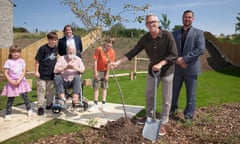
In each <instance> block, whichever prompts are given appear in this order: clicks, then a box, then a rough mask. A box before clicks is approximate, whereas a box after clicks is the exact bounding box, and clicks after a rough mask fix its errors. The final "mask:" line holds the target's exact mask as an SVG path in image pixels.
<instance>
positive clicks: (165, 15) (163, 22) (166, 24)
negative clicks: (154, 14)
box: [160, 13, 171, 30]
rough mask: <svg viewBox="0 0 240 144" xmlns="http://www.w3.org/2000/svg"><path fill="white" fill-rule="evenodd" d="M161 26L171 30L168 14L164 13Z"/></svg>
mask: <svg viewBox="0 0 240 144" xmlns="http://www.w3.org/2000/svg"><path fill="white" fill-rule="evenodd" d="M160 22H161V26H162V28H163V29H166V30H169V26H170V23H171V22H170V20H169V19H168V18H167V14H164V13H162V19H160Z"/></svg>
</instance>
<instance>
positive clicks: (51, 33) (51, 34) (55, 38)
mask: <svg viewBox="0 0 240 144" xmlns="http://www.w3.org/2000/svg"><path fill="white" fill-rule="evenodd" d="M47 39H54V40H57V39H58V35H57V33H55V32H49V33H48V34H47Z"/></svg>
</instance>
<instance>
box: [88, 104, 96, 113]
mask: <svg viewBox="0 0 240 144" xmlns="http://www.w3.org/2000/svg"><path fill="white" fill-rule="evenodd" d="M97 107H98V105H97V104H94V105H93V106H92V107H90V108H89V109H88V111H89V112H92V111H95V110H96V109H97Z"/></svg>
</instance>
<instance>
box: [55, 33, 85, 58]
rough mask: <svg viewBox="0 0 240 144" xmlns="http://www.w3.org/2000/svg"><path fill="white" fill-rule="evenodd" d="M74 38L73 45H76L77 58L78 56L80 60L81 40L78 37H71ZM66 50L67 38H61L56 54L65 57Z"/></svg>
mask: <svg viewBox="0 0 240 144" xmlns="http://www.w3.org/2000/svg"><path fill="white" fill-rule="evenodd" d="M73 37H74V41H75V45H76V49H77V56H79V57H80V58H81V57H82V56H81V52H82V40H81V38H80V37H78V36H73ZM66 49H67V38H66V37H63V38H61V39H60V40H59V41H58V53H59V55H61V56H63V55H66V53H67V52H66Z"/></svg>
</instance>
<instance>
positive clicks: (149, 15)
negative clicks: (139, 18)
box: [145, 13, 159, 21]
mask: <svg viewBox="0 0 240 144" xmlns="http://www.w3.org/2000/svg"><path fill="white" fill-rule="evenodd" d="M151 16H154V17H156V21H159V19H158V17H157V16H156V15H155V14H152V13H150V14H148V15H146V17H145V21H147V19H148V17H151Z"/></svg>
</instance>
